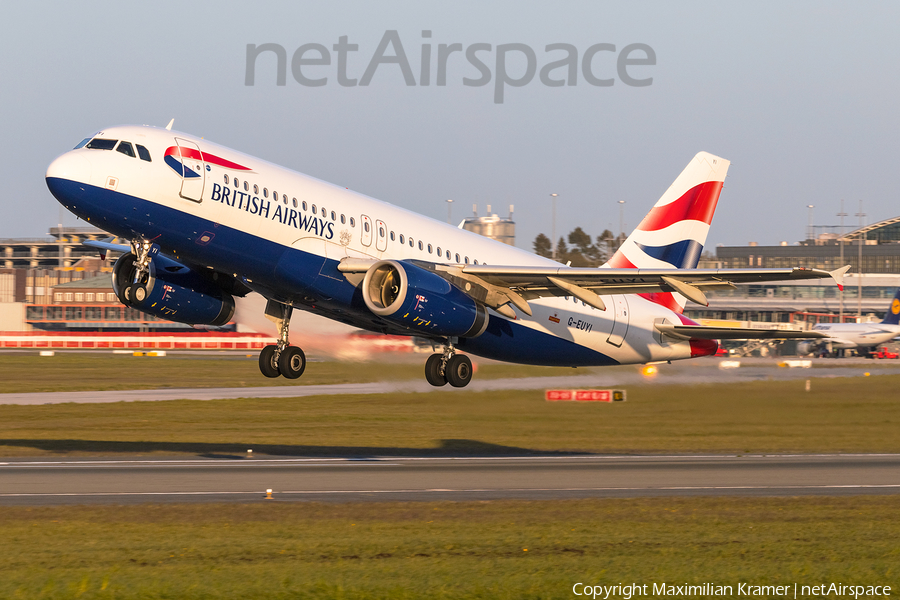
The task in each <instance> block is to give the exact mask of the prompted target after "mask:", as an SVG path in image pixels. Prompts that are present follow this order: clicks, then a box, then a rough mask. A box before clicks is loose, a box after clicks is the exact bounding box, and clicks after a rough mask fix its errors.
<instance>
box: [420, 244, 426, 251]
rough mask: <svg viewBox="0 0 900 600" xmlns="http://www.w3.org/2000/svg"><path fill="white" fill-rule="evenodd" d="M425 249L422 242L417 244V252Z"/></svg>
mask: <svg viewBox="0 0 900 600" xmlns="http://www.w3.org/2000/svg"><path fill="white" fill-rule="evenodd" d="M424 249H425V247H424V246H423V245H422V242H419V250H424Z"/></svg>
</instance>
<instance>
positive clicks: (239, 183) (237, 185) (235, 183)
mask: <svg viewBox="0 0 900 600" xmlns="http://www.w3.org/2000/svg"><path fill="white" fill-rule="evenodd" d="M234 187H236V188H239V187H241V182H240V181H238V178H237V177H235V178H234Z"/></svg>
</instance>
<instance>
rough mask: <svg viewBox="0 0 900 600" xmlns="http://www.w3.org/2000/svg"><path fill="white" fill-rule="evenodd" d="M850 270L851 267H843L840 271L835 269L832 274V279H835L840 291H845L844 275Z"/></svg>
mask: <svg viewBox="0 0 900 600" xmlns="http://www.w3.org/2000/svg"><path fill="white" fill-rule="evenodd" d="M849 270H850V265H847V266H845V267H841V268H840V269H835V270H834V271H832V272H831V273H829V274H830V275H831V278H832V279H834V282H835V283H836V284H837V286H838V289H839V290H841V291H842V292H843V291H844V274H845V273H846V272H847V271H849Z"/></svg>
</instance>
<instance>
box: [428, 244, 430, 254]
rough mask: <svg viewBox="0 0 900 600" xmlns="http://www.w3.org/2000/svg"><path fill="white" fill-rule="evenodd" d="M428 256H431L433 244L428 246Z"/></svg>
mask: <svg viewBox="0 0 900 600" xmlns="http://www.w3.org/2000/svg"><path fill="white" fill-rule="evenodd" d="M428 254H431V244H428Z"/></svg>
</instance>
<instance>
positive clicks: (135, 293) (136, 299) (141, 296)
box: [131, 283, 147, 305]
mask: <svg viewBox="0 0 900 600" xmlns="http://www.w3.org/2000/svg"><path fill="white" fill-rule="evenodd" d="M146 299H147V286H145V285H144V284H143V283H136V284H134V285H133V286H131V302H132V304H134V305H139V304H143V303H144V300H146Z"/></svg>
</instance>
